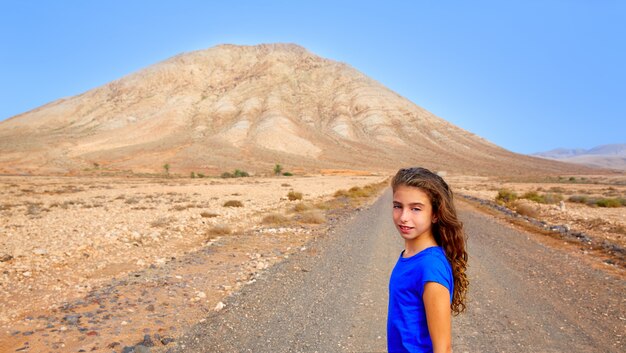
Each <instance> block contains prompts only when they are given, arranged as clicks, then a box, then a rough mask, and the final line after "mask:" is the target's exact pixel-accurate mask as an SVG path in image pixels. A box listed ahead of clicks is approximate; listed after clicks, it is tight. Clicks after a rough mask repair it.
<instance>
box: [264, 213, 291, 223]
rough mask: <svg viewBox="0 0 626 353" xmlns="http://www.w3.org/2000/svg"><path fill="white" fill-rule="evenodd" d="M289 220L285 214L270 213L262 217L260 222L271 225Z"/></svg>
mask: <svg viewBox="0 0 626 353" xmlns="http://www.w3.org/2000/svg"><path fill="white" fill-rule="evenodd" d="M288 222H289V218H287V217H286V216H284V215H282V214H280V213H270V214H268V215H267V216H265V217H263V220H262V221H261V223H263V224H272V225H278V224H283V225H284V224H286V223H288Z"/></svg>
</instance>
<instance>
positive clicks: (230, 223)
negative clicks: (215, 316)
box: [0, 176, 386, 352]
mask: <svg viewBox="0 0 626 353" xmlns="http://www.w3.org/2000/svg"><path fill="white" fill-rule="evenodd" d="M385 178H386V176H384V177H383V176H323V177H322V176H317V177H281V178H244V179H121V178H117V179H113V178H47V177H28V178H22V177H3V178H2V179H0V183H1V184H2V187H1V188H0V190H2V191H1V192H2V200H3V202H2V204H1V206H0V212H1V216H2V218H1V223H0V260H1V261H0V271H2V274H1V276H2V285H1V288H0V302H1V303H2V304H3V305H2V307H3V310H2V312H1V313H0V325H1V326H2V329H1V331H0V350H1V351H37V352H40V351H41V352H44V351H53V352H54V351H81V350H82V351H98V350H102V351H111V349H112V348H113V349H116V350H118V351H122V349H123V347H124V346H126V345H133V344H136V343H137V341H138V340H139V341H141V340H142V339H143V338H145V339H149V340H152V341H156V342H157V343H159V344H162V343H168V340H171V339H172V337H174V336H176V331H177V330H179V329H180V328H181V327H185V326H186V325H189V324H192V323H195V322H197V321H198V320H201V318H202V317H203V316H204V315H205V314H206V312H207V311H212V310H220V306H221V304H220V303H221V301H222V300H223V298H225V297H227V296H229V295H230V294H231V293H233V292H236V291H237V290H238V289H239V288H241V287H242V286H244V285H245V284H247V283H250V282H251V281H254V279H255V275H256V274H257V273H259V272H262V271H264V270H265V269H267V268H268V267H270V266H272V264H274V263H276V262H278V261H281V260H282V259H284V258H286V257H289V255H290V254H291V253H294V252H300V251H306V243H307V241H308V240H309V239H311V238H312V237H315V236H316V234H319V233H320V228H323V227H324V226H325V225H324V224H325V222H327V221H332V216H326V214H330V213H329V212H330V211H328V210H324V209H322V208H324V206H323V205H321V204H322V203H323V202H324V201H327V200H329V199H332V198H333V194H334V193H335V192H336V191H337V190H340V189H349V188H351V187H353V186H364V185H367V184H371V183H375V182H380V181H382V180H383V179H385ZM290 192H293V195H295V196H294V197H293V198H298V195H297V193H301V194H302V201H300V200H289V197H288V195H289V193H290ZM228 201H239V202H240V203H241V204H242V206H241V207H226V206H224V205H225V204H226V203H227V202H228ZM296 205H299V207H298V208H297V210H295V209H296ZM268 214H271V215H273V216H274V218H272V219H270V220H267V219H264V218H265V217H266V216H267V215H268ZM326 217H331V218H330V219H326ZM183 309H184V313H183V312H182V310H183ZM144 336H145V337H144Z"/></svg>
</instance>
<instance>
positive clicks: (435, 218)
mask: <svg viewBox="0 0 626 353" xmlns="http://www.w3.org/2000/svg"><path fill="white" fill-rule="evenodd" d="M437 221H438V219H437V216H435V215H433V217H432V222H433V224H434V223H437Z"/></svg>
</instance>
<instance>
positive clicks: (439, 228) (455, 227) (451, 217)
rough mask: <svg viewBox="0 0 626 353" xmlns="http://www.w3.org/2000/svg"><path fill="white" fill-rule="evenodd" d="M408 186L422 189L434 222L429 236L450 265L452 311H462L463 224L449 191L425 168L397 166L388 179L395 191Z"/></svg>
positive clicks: (464, 279) (464, 277)
mask: <svg viewBox="0 0 626 353" xmlns="http://www.w3.org/2000/svg"><path fill="white" fill-rule="evenodd" d="M401 185H404V186H411V187H416V188H419V189H420V190H422V191H424V192H425V193H426V194H427V195H428V198H429V199H430V202H431V204H432V207H433V215H434V216H435V217H436V220H437V221H436V222H435V223H434V224H433V236H434V237H435V241H436V242H437V245H439V246H441V247H442V248H443V250H444V251H445V254H446V257H447V258H448V261H450V265H451V266H452V275H453V277H454V292H453V293H452V304H451V306H450V307H451V308H452V313H453V314H454V315H458V314H460V313H461V312H463V311H464V310H465V296H466V293H467V288H468V286H469V281H468V279H467V275H466V274H465V270H466V268H467V252H466V251H465V241H466V236H465V233H464V232H463V223H462V222H461V221H460V220H459V219H458V217H457V215H456V208H455V207H454V200H453V195H452V190H451V189H450V187H448V184H447V183H446V182H445V181H444V180H443V178H441V177H440V176H439V175H437V174H435V173H433V172H431V171H430V170H428V169H425V168H405V169H400V170H399V171H398V173H396V175H395V176H394V177H393V179H392V180H391V188H392V189H393V191H394V192H395V191H396V189H397V188H398V187H399V186H401Z"/></svg>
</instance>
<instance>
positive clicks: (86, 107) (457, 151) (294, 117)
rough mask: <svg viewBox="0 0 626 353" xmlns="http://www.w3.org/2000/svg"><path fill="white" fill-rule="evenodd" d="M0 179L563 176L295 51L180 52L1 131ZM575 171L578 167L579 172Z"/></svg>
mask: <svg viewBox="0 0 626 353" xmlns="http://www.w3.org/2000/svg"><path fill="white" fill-rule="evenodd" d="M0 152H2V153H1V154H0V173H27V174H46V173H52V174H63V173H79V172H80V171H81V170H85V169H89V168H90V167H92V166H93V165H99V166H103V167H106V168H108V169H112V170H132V171H136V172H150V173H155V172H160V171H162V170H161V169H162V166H163V165H164V164H165V163H167V164H169V165H171V166H172V171H173V172H180V173H183V172H184V173H187V172H189V171H196V172H204V173H206V174H220V172H221V171H225V170H232V169H233V168H239V169H242V168H245V169H247V170H250V171H252V172H263V171H266V170H268V169H271V168H270V167H271V166H273V165H274V164H275V163H280V164H283V165H285V166H287V167H289V168H292V169H298V170H302V171H315V170H319V169H322V168H339V169H363V170H371V171H381V170H393V169H396V168H397V167H399V166H405V165H416V164H420V165H424V166H427V167H430V168H433V169H440V170H450V171H456V172H462V173H473V174H508V173H514V174H515V173H520V172H521V173H531V174H532V173H536V172H541V173H568V172H572V173H573V172H576V171H578V170H580V168H583V167H578V166H572V165H568V164H563V163H558V162H551V161H546V160H543V159H537V158H533V157H529V156H524V155H518V154H514V153H512V152H509V151H506V150H505V149H503V148H500V147H498V146H496V145H494V144H492V143H491V142H489V141H486V140H485V139H483V138H481V137H479V136H477V135H475V134H473V133H471V132H468V131H465V130H463V129H461V128H459V127H457V126H454V125H453V124H450V123H449V122H447V121H445V120H443V119H441V118H439V117H436V116H435V115H433V114H432V113H430V112H428V111H426V110H425V109H423V108H421V107H419V106H418V105H416V104H415V103H413V102H411V101H409V100H408V99H406V98H404V97H402V96H401V95H399V94H397V93H396V92H393V91H391V90H390V89H388V88H386V87H385V86H384V85H382V84H381V83H379V82H377V81H375V80H373V79H371V78H369V77H367V76H366V75H364V74H363V73H361V72H359V71H358V70H356V69H354V68H352V67H351V66H349V65H348V64H345V63H341V62H336V61H333V60H330V59H326V58H322V57H319V56H317V55H315V54H313V53H311V52H309V51H308V50H306V49H305V48H303V47H301V46H298V45H295V44H261V45H257V46H238V45H232V44H224V45H220V46H216V47H213V48H209V49H204V50H198V51H193V52H187V53H181V54H178V55H176V56H173V57H171V58H169V59H166V60H164V61H161V62H159V63H156V64H154V65H151V66H148V67H146V68H144V69H141V70H139V71H137V72H134V73H131V74H130V75H127V76H125V77H122V78H120V79H117V80H114V81H112V82H109V83H107V84H105V85H102V86H100V87H97V88H94V89H92V90H89V91H86V92H84V93H81V94H79V95H76V96H74V97H66V98H62V99H59V100H56V101H53V102H50V103H48V104H46V105H43V106H41V107H38V108H36V109H33V110H31V111H29V112H25V113H23V114H19V115H17V116H14V117H12V118H9V119H7V120H5V121H2V122H0ZM583 169H584V168H583Z"/></svg>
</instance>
